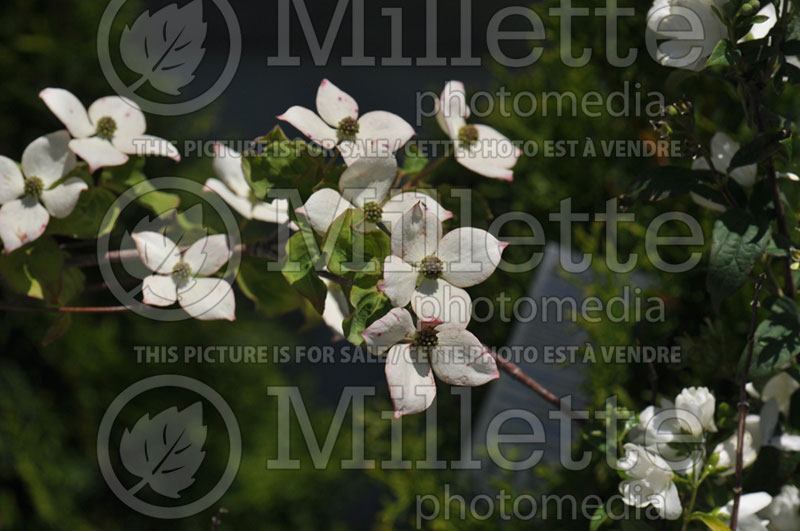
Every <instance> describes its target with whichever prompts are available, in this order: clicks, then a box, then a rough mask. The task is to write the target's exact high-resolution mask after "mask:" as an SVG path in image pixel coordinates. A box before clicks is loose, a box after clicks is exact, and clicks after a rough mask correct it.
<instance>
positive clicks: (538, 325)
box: [473, 244, 591, 490]
mask: <svg viewBox="0 0 800 531" xmlns="http://www.w3.org/2000/svg"><path fill="white" fill-rule="evenodd" d="M558 254H559V247H558V245H556V244H550V245H548V246H547V247H546V249H545V254H544V259H543V260H542V263H541V264H540V265H539V267H538V268H537V269H538V271H537V274H536V277H535V278H534V281H533V284H532V286H531V289H530V291H529V293H528V296H529V297H531V298H533V300H534V301H536V303H537V305H539V310H540V311H539V314H538V315H537V317H536V319H534V320H532V321H531V322H527V323H517V325H516V326H515V327H514V329H513V331H512V333H511V337H510V339H509V342H508V344H509V345H511V346H513V345H532V346H535V347H536V348H537V349H538V351H539V358H538V360H537V361H536V362H534V363H529V364H523V363H519V365H520V367H521V368H522V370H523V371H524V372H525V374H527V375H528V376H530V377H531V378H533V379H535V380H536V381H538V382H539V383H540V384H542V385H543V386H544V387H546V388H547V389H549V390H550V391H552V392H553V394H555V395H556V396H558V397H559V398H562V399H563V398H564V397H566V396H572V404H573V405H572V407H573V408H580V407H582V406H583V405H585V404H586V397H585V396H584V395H583V394H582V393H581V387H582V384H583V383H584V381H585V378H586V371H587V366H585V365H581V364H580V363H577V364H575V365H569V364H567V365H557V364H551V363H545V362H544V361H543V360H542V353H543V350H544V348H545V346H567V345H583V344H584V343H585V341H586V339H587V334H586V332H585V331H582V330H580V329H578V327H577V325H576V324H575V323H574V322H572V321H571V320H569V321H567V322H556V316H555V315H545V314H544V312H543V311H542V308H541V306H542V305H541V303H540V302H541V299H542V297H548V296H555V297H559V298H562V297H574V298H575V300H576V302H577V304H578V307H580V303H581V301H582V300H583V298H584V296H583V294H582V292H581V289H580V283H582V282H588V281H589V280H590V276H591V275H590V273H589V272H586V273H582V274H577V275H576V274H567V273H565V272H564V271H563V270H562V269H561V267H560V264H559V256H558ZM553 309H554V306H553V305H550V306H548V310H553ZM550 313H551V314H552V313H555V312H552V311H551V312H550ZM511 409H523V410H526V411H529V412H531V413H533V414H534V415H535V416H536V417H537V418H538V419H539V420H540V421H541V423H542V425H543V427H544V434H545V442H544V443H526V444H514V443H506V444H501V446H500V449H501V451H502V452H503V455H504V456H506V457H507V458H509V459H512V458H513V459H515V460H518V459H519V460H521V459H524V458H525V457H527V456H528V455H530V454H531V452H532V451H535V450H541V451H543V452H544V454H543V457H542V460H541V463H542V464H556V463H558V462H559V446H560V443H561V436H560V433H559V432H560V430H559V421H558V420H557V419H550V417H549V413H550V412H551V411H553V410H554V408H553V406H552V405H550V404H549V403H547V402H545V401H544V400H543V399H541V398H540V397H538V396H537V395H535V394H534V393H533V392H532V391H531V390H530V389H528V388H527V387H525V386H524V385H522V384H521V383H519V382H518V381H516V380H513V379H511V378H507V377H506V378H501V379H500V380H499V381H498V382H496V383H494V384H492V389H491V391H490V392H489V396H488V397H487V398H486V400H485V401H484V402H483V404H482V407H481V411H480V412H479V414H478V417H477V419H476V422H475V425H474V432H473V453H474V455H475V457H476V459H479V460H480V461H481V469H480V471H479V473H477V474H475V479H476V485H475V487H476V488H477V490H484V487H486V486H488V484H489V482H490V481H491V479H492V478H495V477H501V476H502V477H504V478H506V479H508V475H509V474H511V481H512V483H513V484H514V485H515V486H517V487H520V486H530V485H531V484H532V483H533V482H534V480H535V478H534V475H533V471H531V470H526V471H519V472H511V473H509V472H507V471H503V470H501V469H500V468H498V467H497V466H496V465H495V463H494V462H493V461H492V460H491V459H490V458H489V456H488V455H487V453H486V443H487V440H486V436H487V429H488V427H489V424H490V422H491V420H492V419H493V418H495V416H496V415H498V414H500V413H501V412H503V411H507V410H511ZM558 415H559V416H561V413H558ZM500 433H501V434H531V433H532V431H531V427H530V425H529V424H528V422H527V421H523V420H518V419H510V420H508V421H507V422H505V423H504V424H503V425H502V426H501V429H500ZM574 435H575V430H573V439H574ZM515 454H516V456H517V457H514V456H515Z"/></svg>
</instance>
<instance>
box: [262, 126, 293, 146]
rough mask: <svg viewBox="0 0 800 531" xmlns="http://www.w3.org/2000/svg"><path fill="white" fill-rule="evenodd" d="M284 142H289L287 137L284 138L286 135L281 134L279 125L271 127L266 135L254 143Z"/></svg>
mask: <svg viewBox="0 0 800 531" xmlns="http://www.w3.org/2000/svg"><path fill="white" fill-rule="evenodd" d="M284 140H289V137H288V136H286V133H284V132H283V129H281V126H279V125H276V126H275V127H273V128H272V129H271V130H270V132H269V133H267V134H266V135H264V136H260V137H258V138H256V142H257V143H259V144H271V143H272V142H282V141H284Z"/></svg>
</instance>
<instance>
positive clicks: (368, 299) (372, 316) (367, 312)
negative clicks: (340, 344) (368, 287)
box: [342, 291, 392, 346]
mask: <svg viewBox="0 0 800 531" xmlns="http://www.w3.org/2000/svg"><path fill="white" fill-rule="evenodd" d="M391 309H392V303H391V302H390V301H389V299H388V298H387V297H386V295H384V294H383V293H380V292H378V291H375V292H370V293H367V294H366V295H365V296H364V297H362V298H361V300H360V301H359V304H358V307H356V309H355V311H354V312H353V314H352V315H350V316H349V317H348V318H347V319H345V320H344V322H343V323H342V328H343V330H344V335H345V338H347V340H348V341H350V342H351V343H352V344H354V345H356V346H358V345H361V344H362V343H363V342H364V339H363V338H362V337H361V332H363V331H364V329H365V328H367V327H368V326H369V325H370V324H372V323H373V322H375V321H377V320H378V319H380V318H381V317H383V316H384V315H386V314H387V313H388V312H389V310H391Z"/></svg>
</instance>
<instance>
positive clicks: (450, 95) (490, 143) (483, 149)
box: [436, 81, 522, 181]
mask: <svg viewBox="0 0 800 531" xmlns="http://www.w3.org/2000/svg"><path fill="white" fill-rule="evenodd" d="M469 115H470V112H469V107H468V106H467V96H466V92H465V90H464V84H463V83H461V82H460V81H450V82H448V83H447V84H446V85H445V87H444V90H443V91H442V95H441V98H440V99H439V101H438V102H437V113H436V120H437V122H439V126H440V127H441V128H442V130H443V131H444V132H445V134H446V135H447V136H449V137H450V139H451V140H453V142H454V143H455V157H456V160H457V161H458V163H459V164H461V165H462V166H464V167H465V168H467V169H468V170H471V171H474V172H475V173H477V174H479V175H483V176H484V177H491V178H492V179H503V180H506V181H512V180H514V172H513V171H512V170H511V168H513V167H514V166H515V165H516V164H517V160H519V157H520V156H522V151H521V150H520V149H519V148H518V147H517V146H515V145H514V143H513V142H511V140H509V139H508V138H506V137H505V136H504V135H502V134H501V133H500V132H498V131H497V130H496V129H494V128H492V127H489V126H488V125H468V124H467V118H469Z"/></svg>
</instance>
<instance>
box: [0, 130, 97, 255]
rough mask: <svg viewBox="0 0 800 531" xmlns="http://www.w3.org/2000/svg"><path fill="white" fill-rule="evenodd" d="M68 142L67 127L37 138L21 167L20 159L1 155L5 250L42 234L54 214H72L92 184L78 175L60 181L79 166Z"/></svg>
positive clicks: (0, 222) (0, 220) (0, 232)
mask: <svg viewBox="0 0 800 531" xmlns="http://www.w3.org/2000/svg"><path fill="white" fill-rule="evenodd" d="M68 144H69V133H67V132H66V131H57V132H55V133H50V134H49V135H45V136H41V137H39V138H37V139H36V140H34V141H33V142H31V143H30V145H28V147H27V148H25V151H24V152H23V153H22V170H21V171H20V169H19V167H18V166H17V163H16V162H14V161H13V160H11V159H9V158H7V157H3V156H0V204H2V205H3V206H2V207H0V239H2V240H3V248H4V250H5V252H7V253H10V252H12V251H14V250H15V249H18V248H19V247H21V246H23V245H25V244H26V243H29V242H32V241H34V240H36V239H37V238H39V236H41V235H42V234H43V233H44V231H45V229H46V228H47V224H48V223H49V222H50V216H53V217H56V218H65V217H67V216H69V215H70V214H71V213H72V211H73V210H74V209H75V205H76V204H77V203H78V199H79V197H80V195H81V192H83V191H84V190H86V189H87V188H88V186H87V185H86V182H84V181H83V180H82V179H79V178H78V177H71V178H69V179H67V180H66V181H64V182H60V181H61V179H62V178H63V177H65V176H66V175H67V174H68V173H69V172H71V171H72V170H73V168H75V154H74V153H72V152H71V151H70V150H69V147H68ZM42 204H44V206H42Z"/></svg>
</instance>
